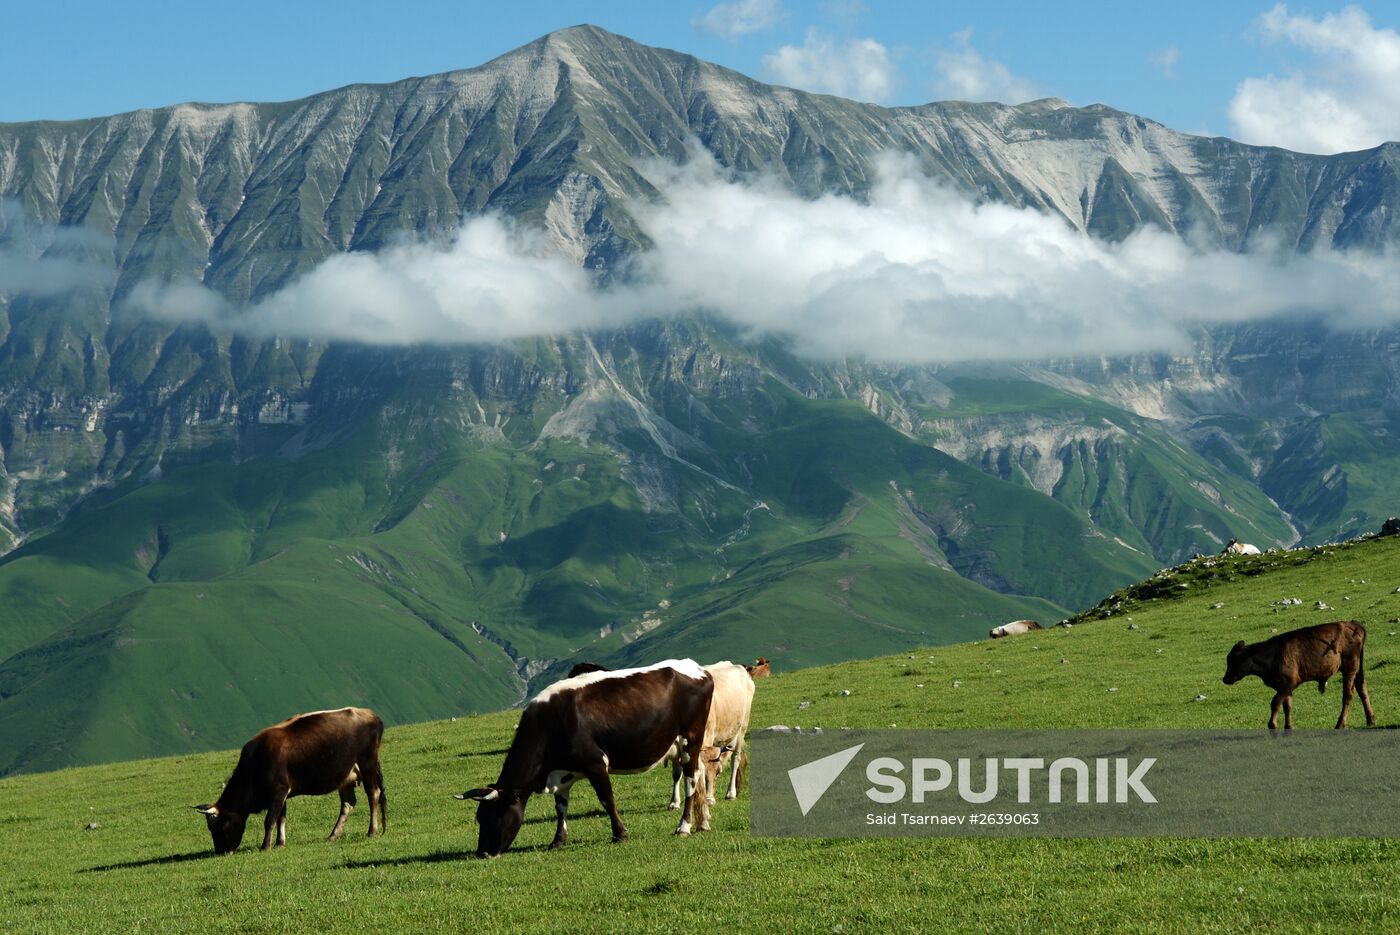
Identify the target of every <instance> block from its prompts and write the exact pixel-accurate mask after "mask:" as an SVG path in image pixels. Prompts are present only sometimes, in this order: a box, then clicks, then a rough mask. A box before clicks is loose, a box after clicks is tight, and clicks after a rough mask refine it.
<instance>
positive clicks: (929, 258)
mask: <svg viewBox="0 0 1400 935" xmlns="http://www.w3.org/2000/svg"><path fill="white" fill-rule="evenodd" d="M878 169H879V175H878V182H877V184H876V185H875V187H874V189H873V190H872V191H871V193H870V196H869V199H868V201H866V202H861V201H857V200H855V199H852V198H847V197H841V196H836V195H829V196H826V197H823V198H819V199H816V200H806V199H803V198H801V197H799V196H797V195H795V194H793V193H791V192H789V191H787V190H785V189H784V188H782V187H781V185H780V184H779V183H778V182H776V181H772V180H759V181H751V182H746V183H740V182H736V181H732V180H729V179H727V178H725V177H724V176H723V174H722V173H721V171H720V170H719V169H718V168H717V167H716V166H715V164H714V163H713V161H712V160H710V159H709V157H708V156H703V157H700V158H693V159H692V160H691V162H690V164H689V165H687V166H686V167H684V168H679V169H678V168H674V167H672V168H657V167H652V168H650V169H648V170H647V171H648V172H649V174H650V177H651V180H652V182H653V184H655V185H656V186H657V188H658V189H659V190H660V191H661V192H662V194H663V200H661V201H658V202H656V203H653V204H648V205H634V210H635V213H636V218H637V222H638V224H639V225H640V227H641V229H642V230H643V231H644V232H645V233H646V235H647V237H648V238H649V239H650V241H651V243H652V246H651V248H650V249H648V250H647V251H645V252H643V253H641V254H639V255H638V256H637V257H635V258H634V260H633V261H632V262H631V263H630V264H629V265H628V267H627V268H626V270H625V271H623V272H624V279H625V281H624V282H622V283H621V284H619V285H614V286H610V287H607V288H601V287H597V286H595V285H594V284H593V283H592V281H591V280H590V279H589V277H588V276H587V275H586V274H585V273H584V272H583V271H582V270H580V269H578V268H577V267H576V266H574V265H572V264H571V263H569V262H567V261H566V260H564V259H563V258H562V257H561V256H560V255H559V254H557V253H556V252H554V251H553V250H552V249H551V248H550V246H549V245H548V243H547V242H546V240H545V239H544V237H543V235H541V234H536V233H531V232H528V231H524V230H521V229H520V228H518V227H515V226H513V225H511V224H508V223H506V222H503V221H501V220H499V219H496V218H491V217H487V218H475V219H471V220H468V221H467V222H466V223H465V224H464V225H463V227H462V229H461V231H460V232H459V234H458V235H457V236H456V237H455V238H454V239H453V240H452V241H451V242H450V243H449V244H446V245H429V244H409V245H401V246H397V247H393V248H390V249H388V250H385V251H383V252H381V253H379V254H375V255H370V254H348V255H342V256H337V257H334V258H332V259H330V260H328V261H326V262H325V263H324V264H323V265H322V266H321V267H319V268H318V269H316V270H315V271H313V272H312V273H310V274H309V275H307V276H305V277H303V278H302V279H300V280H298V281H296V282H295V283H293V284H292V285H290V286H288V287H287V288H285V289H284V290H282V291H281V292H278V293H276V294H275V295H273V296H271V297H270V298H268V299H266V300H264V301H262V302H259V303H257V304H255V305H253V306H252V307H251V308H247V309H235V308H232V307H230V306H228V305H227V303H225V302H223V300H221V299H217V298H216V297H214V296H213V293H210V292H208V291H207V290H204V289H203V288H202V287H198V286H186V287H156V286H149V287H145V288H143V289H142V290H140V291H139V294H137V295H136V296H134V299H133V301H134V302H135V303H136V304H137V305H138V306H141V307H144V308H145V309H146V310H147V311H148V312H149V313H153V314H157V315H159V316H161V317H163V318H166V319H188V318H194V319H197V320H204V321H211V322H214V323H216V324H223V325H226V326H231V327H234V328H237V329H239V330H243V331H250V332H253V333H255V334H261V335H268V334H281V335H287V336H302V337H311V338H318V339H326V340H335V339H343V340H353V341H362V342H367V343H377V344H404V343H413V342H425V341H426V342H442V343H462V342H482V341H500V340H508V339H511V338H517V337H528V336H538V335H548V334H557V333H563V332H571V331H576V330H580V329H588V328H597V327H608V326H614V325H621V324H626V323H629V322H632V321H637V320H641V319H644V318H652V317H657V316H668V315H674V314H684V313H687V312H690V311H695V310H699V311H703V312H707V313H710V314H714V315H717V316H721V317H723V318H726V319H728V320H730V321H733V322H735V323H737V324H738V325H740V326H741V327H743V328H745V329H748V330H751V331H752V332H754V333H761V334H772V335H779V336H782V337H784V338H786V339H788V340H789V341H791V342H792V344H793V346H794V348H795V349H796V350H797V351H798V352H800V353H802V354H805V355H808V356H811V357H816V358H840V357H845V356H851V355H854V356H867V357H871V358H874V359H879V360H885V361H890V362H900V363H929V362H943V361H956V360H1035V359H1044V358H1048V357H1075V356H1084V355H1101V354H1106V355H1116V354H1127V353H1133V352H1139V351H1153V350H1161V351H1173V350H1180V349H1184V348H1186V347H1187V346H1188V345H1189V341H1188V334H1189V332H1190V329H1192V328H1194V327H1197V326H1199V325H1203V324H1214V323H1227V322H1239V321H1251V320H1259V319H1264V318H1270V317H1277V316H1305V315H1320V316H1323V317H1324V319H1326V320H1328V321H1330V322H1331V323H1332V324H1333V325H1334V326H1336V327H1338V328H1358V327H1376V326H1379V325H1382V324H1394V323H1396V322H1400V263H1396V262H1395V260H1396V259H1397V258H1396V257H1395V256H1393V255H1387V256H1376V255H1373V254H1342V253H1334V252H1328V251H1319V252H1314V253H1312V254H1308V255H1303V256H1291V255H1283V254H1273V253H1267V254H1252V255H1241V254H1235V253H1228V252H1202V251H1197V250H1194V249H1192V248H1191V247H1190V246H1188V245H1187V244H1185V243H1183V242H1182V241H1181V240H1180V239H1178V238H1176V237H1175V236H1173V235H1171V234H1168V233H1165V232H1163V231H1160V230H1156V229H1147V230H1143V231H1140V232H1138V233H1136V234H1134V235H1132V236H1130V237H1129V238H1127V239H1126V240H1125V241H1123V242H1121V243H1118V244H1109V243H1106V242H1103V241H1099V240H1095V239H1093V238H1091V237H1088V236H1086V235H1084V234H1082V233H1079V232H1078V231H1075V230H1074V229H1072V228H1070V227H1069V226H1068V225H1066V224H1065V223H1064V222H1063V220H1061V219H1058V218H1055V217H1052V216H1050V215H1046V214H1041V213H1039V212H1036V211H1034V210H1032V209H1029V208H1017V207H1012V206H1009V205H1003V204H977V203H974V202H972V201H970V200H969V199H967V198H966V197H964V196H963V195H961V194H958V193H955V192H953V191H951V190H949V189H947V188H945V187H943V186H942V185H940V184H938V183H936V182H934V181H931V180H929V179H927V178H925V177H923V176H922V175H920V174H919V172H918V171H917V168H916V167H915V166H914V164H913V162H912V161H911V160H905V159H902V158H896V157H893V156H890V157H886V158H884V159H882V161H881V162H880V163H879V166H878Z"/></svg>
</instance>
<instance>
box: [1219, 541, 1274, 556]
mask: <svg viewBox="0 0 1400 935" xmlns="http://www.w3.org/2000/svg"><path fill="white" fill-rule="evenodd" d="M1220 554H1221V555H1262V554H1263V553H1261V552H1260V551H1259V547H1258V546H1257V545H1250V544H1249V543H1248V542H1241V541H1240V540H1238V539H1231V540H1230V541H1229V542H1227V543H1225V548H1223V549H1221V550H1220Z"/></svg>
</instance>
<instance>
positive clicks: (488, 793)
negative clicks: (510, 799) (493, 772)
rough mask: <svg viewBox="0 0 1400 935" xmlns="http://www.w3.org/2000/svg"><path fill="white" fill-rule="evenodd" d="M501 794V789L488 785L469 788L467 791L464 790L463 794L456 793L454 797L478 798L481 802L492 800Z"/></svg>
mask: <svg viewBox="0 0 1400 935" xmlns="http://www.w3.org/2000/svg"><path fill="white" fill-rule="evenodd" d="M500 794H501V790H500V789H492V788H491V787H489V786H488V787H486V788H485V789H468V790H467V791H466V792H463V793H462V794H461V795H454V796H453V798H454V799H476V800H477V801H480V802H490V801H491V800H493V799H495V798H497V797H498V796H499V795H500Z"/></svg>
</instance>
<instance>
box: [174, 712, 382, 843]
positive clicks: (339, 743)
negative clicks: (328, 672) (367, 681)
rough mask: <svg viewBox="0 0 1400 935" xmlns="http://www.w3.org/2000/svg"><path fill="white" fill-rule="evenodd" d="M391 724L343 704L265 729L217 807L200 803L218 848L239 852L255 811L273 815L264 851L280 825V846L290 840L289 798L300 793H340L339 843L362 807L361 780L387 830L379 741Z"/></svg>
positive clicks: (377, 821) (375, 829)
mask: <svg viewBox="0 0 1400 935" xmlns="http://www.w3.org/2000/svg"><path fill="white" fill-rule="evenodd" d="M383 737H384V722H383V721H381V720H380V719H379V716H378V715H377V714H375V713H374V712H373V711H371V710H369V709H368V708H341V709H340V710H338V711H313V712H311V713H310V714H298V715H297V716H296V717H293V718H288V719H287V720H285V721H283V722H282V723H280V724H274V725H273V726H271V727H268V728H265V729H264V730H261V731H259V732H258V733H257V735H256V736H254V737H253V739H252V740H250V741H248V742H247V743H246V744H244V745H243V752H242V753H240V754H239V755H238V765H237V766H235V767H234V768H233V775H232V776H231V777H229V781H228V782H227V783H225V784H224V791H223V794H222V795H220V796H219V801H217V802H215V803H214V804H213V805H196V806H194V808H196V809H198V810H199V811H200V812H203V813H204V817H205V818H206V819H207V820H208V823H209V834H210V835H211V836H212V837H213V839H214V852H215V853H218V854H228V853H232V852H233V851H236V850H238V845H239V843H240V842H241V841H242V840H243V828H244V825H245V824H246V823H247V821H248V816H249V815H250V814H252V813H254V812H262V811H266V812H267V818H266V820H265V821H264V822H263V843H262V849H263V850H269V849H270V848H271V847H272V843H273V829H276V832H277V835H276V841H277V846H278V847H281V846H283V845H285V844H286V843H287V800H288V799H289V798H292V797H293V796H297V795H326V794H328V793H331V792H339V793H340V817H339V818H338V819H336V822H335V827H334V828H332V829H331V836H330V838H329V840H332V841H334V840H335V839H336V838H338V837H340V833H341V832H342V831H344V830H345V820H346V819H347V818H349V817H350V811H351V809H353V808H354V807H355V783H356V782H357V781H358V782H359V783H361V784H362V785H363V786H364V787H365V795H367V796H369V833H370V836H371V837H372V836H374V835H376V834H378V833H379V832H380V831H382V830H383V827H384V822H385V818H384V807H385V805H386V803H387V798H388V797H387V796H386V795H385V794H384V774H383V773H382V772H381V771H380V769H379V742H380V740H381V739H383Z"/></svg>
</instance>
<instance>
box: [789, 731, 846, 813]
mask: <svg viewBox="0 0 1400 935" xmlns="http://www.w3.org/2000/svg"><path fill="white" fill-rule="evenodd" d="M864 746H865V744H863V743H858V744H856V745H855V746H854V747H847V748H846V749H845V750H842V751H840V752H839V753H833V754H831V755H830V756H824V757H822V758H821V759H820V760H813V761H812V762H810V763H804V764H802V765H801V766H795V767H793V768H792V769H790V770H788V780H789V781H790V782H791V783H792V793H793V795H795V796H797V807H798V808H800V809H802V814H803V815H806V814H807V813H808V812H810V811H811V810H812V807H813V806H815V805H816V804H817V803H818V802H820V801H821V797H822V796H824V795H826V790H828V789H830V788H831V786H832V783H834V782H836V780H837V779H838V778H840V776H841V773H843V772H844V771H845V769H846V767H847V766H850V765H851V760H854V759H855V758H856V754H857V753H859V752H860V749H861V747H864Z"/></svg>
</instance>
